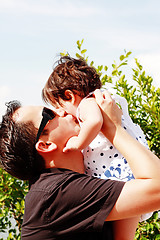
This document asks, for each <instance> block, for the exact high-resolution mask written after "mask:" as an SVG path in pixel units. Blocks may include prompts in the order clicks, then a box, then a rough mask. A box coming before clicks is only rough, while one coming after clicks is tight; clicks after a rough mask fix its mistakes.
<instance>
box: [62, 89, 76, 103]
mask: <svg viewBox="0 0 160 240" xmlns="http://www.w3.org/2000/svg"><path fill="white" fill-rule="evenodd" d="M64 94H65V96H66V97H67V100H68V101H70V102H71V103H72V104H74V103H75V95H74V93H73V92H72V91H71V90H66V91H65V93H64Z"/></svg>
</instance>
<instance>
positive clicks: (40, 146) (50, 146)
mask: <svg viewBox="0 0 160 240" xmlns="http://www.w3.org/2000/svg"><path fill="white" fill-rule="evenodd" d="M56 149H57V145H56V144H55V143H53V142H49V141H48V142H44V141H41V140H39V141H38V142H37V143H36V150H37V152H39V153H45V152H46V153H47V152H48V153H49V152H52V151H54V150H56Z"/></svg>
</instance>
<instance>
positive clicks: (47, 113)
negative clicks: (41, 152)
mask: <svg viewBox="0 0 160 240" xmlns="http://www.w3.org/2000/svg"><path fill="white" fill-rule="evenodd" d="M56 115H57V114H56V113H55V112H54V111H52V110H51V109H49V108H46V107H44V108H43V110H42V116H43V117H42V121H41V124H40V126H39V129H38V133H37V137H36V143H37V142H38V140H39V137H40V135H41V133H42V132H43V129H44V128H45V126H46V124H47V123H48V121H49V120H52V119H53V118H55V116H56Z"/></svg>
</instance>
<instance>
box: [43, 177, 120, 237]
mask: <svg viewBox="0 0 160 240" xmlns="http://www.w3.org/2000/svg"><path fill="white" fill-rule="evenodd" d="M123 186H124V183H123V182H118V181H113V180H110V179H108V180H103V179H98V178H93V177H90V176H87V175H85V174H76V173H75V174H68V176H67V177H66V179H65V181H64V179H63V180H62V181H61V183H60V184H59V186H58V188H57V190H56V191H54V192H53V194H51V195H50V197H49V199H48V201H50V202H52V201H53V202H54V205H53V206H52V204H50V209H48V211H47V212H48V218H50V219H49V221H50V223H53V226H54V227H55V229H56V227H57V228H58V229H61V230H60V231H62V232H63V234H64V233H66V232H68V231H75V232H76V231H77V232H79V231H82V232H83V231H101V229H102V227H103V225H104V221H105V219H106V218H107V216H108V215H109V213H110V211H111V210H112V208H113V206H114V204H115V202H116V200H117V198H118V196H119V194H120V192H121V190H122V188H123ZM51 198H53V199H51Z"/></svg>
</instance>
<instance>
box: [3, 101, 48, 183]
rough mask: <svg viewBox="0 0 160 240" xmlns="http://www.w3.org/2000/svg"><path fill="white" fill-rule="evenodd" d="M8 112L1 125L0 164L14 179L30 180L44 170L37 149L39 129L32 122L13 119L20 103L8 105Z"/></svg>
mask: <svg viewBox="0 0 160 240" xmlns="http://www.w3.org/2000/svg"><path fill="white" fill-rule="evenodd" d="M6 106H7V111H6V113H5V115H4V116H3V117H2V122H1V123H0V163H1V165H2V167H3V168H4V170H5V171H6V172H8V173H9V174H11V175H12V176H14V177H17V178H19V179H22V180H30V179H32V178H33V177H35V176H36V175H37V174H38V172H39V170H40V169H41V168H43V163H44V161H43V158H42V157H41V156H40V155H39V154H38V152H37V151H36V149H35V141H36V134H37V129H36V128H35V127H34V125H33V123H32V122H27V123H22V122H17V121H16V120H14V119H13V114H14V113H15V111H16V110H17V109H19V108H20V107H21V104H20V102H18V101H11V102H9V103H7V104H6Z"/></svg>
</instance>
